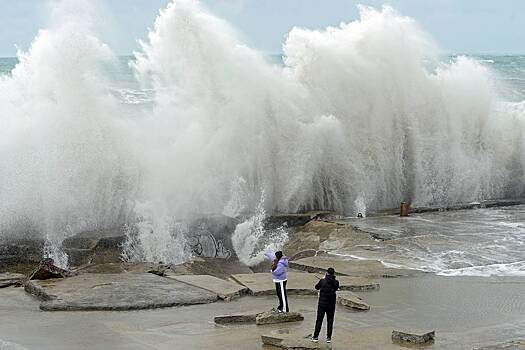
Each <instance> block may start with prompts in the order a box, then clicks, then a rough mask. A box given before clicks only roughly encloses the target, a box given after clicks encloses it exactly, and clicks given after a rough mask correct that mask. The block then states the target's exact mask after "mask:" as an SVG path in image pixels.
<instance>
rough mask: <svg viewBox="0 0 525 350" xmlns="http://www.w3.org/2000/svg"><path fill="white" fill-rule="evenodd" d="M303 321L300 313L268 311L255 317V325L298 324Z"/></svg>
mask: <svg viewBox="0 0 525 350" xmlns="http://www.w3.org/2000/svg"><path fill="white" fill-rule="evenodd" d="M302 320H304V317H303V315H301V314H300V313H298V312H275V311H266V312H262V313H260V314H257V317H255V324H258V325H262V324H274V323H284V322H297V321H302Z"/></svg>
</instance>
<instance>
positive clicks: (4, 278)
mask: <svg viewBox="0 0 525 350" xmlns="http://www.w3.org/2000/svg"><path fill="white" fill-rule="evenodd" d="M25 277H26V276H24V275H22V274H20V273H10V272H4V273H0V288H5V287H9V286H14V285H21V284H22V281H23V280H24V279H25Z"/></svg>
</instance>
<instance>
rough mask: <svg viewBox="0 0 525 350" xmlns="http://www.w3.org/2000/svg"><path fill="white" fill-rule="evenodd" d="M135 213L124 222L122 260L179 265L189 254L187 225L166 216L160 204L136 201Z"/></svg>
mask: <svg viewBox="0 0 525 350" xmlns="http://www.w3.org/2000/svg"><path fill="white" fill-rule="evenodd" d="M136 213H137V218H136V221H135V222H134V223H132V224H128V225H126V230H125V233H126V238H127V239H126V241H125V242H124V244H123V246H122V255H121V258H122V260H123V261H127V262H141V261H150V262H163V263H171V264H179V263H182V262H184V261H187V260H188V259H189V258H190V257H191V250H190V247H189V246H188V245H187V244H186V237H187V235H188V229H187V225H184V224H183V223H180V222H176V221H175V219H174V218H173V217H171V216H168V215H167V214H166V210H165V209H163V206H162V204H160V206H159V203H137V205H136ZM163 213H164V214H163Z"/></svg>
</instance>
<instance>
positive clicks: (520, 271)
mask: <svg viewBox="0 0 525 350" xmlns="http://www.w3.org/2000/svg"><path fill="white" fill-rule="evenodd" d="M438 275H442V276H485V277H488V276H525V262H524V261H518V262H514V263H508V264H492V265H481V266H472V267H465V268H461V269H448V270H443V271H440V272H438Z"/></svg>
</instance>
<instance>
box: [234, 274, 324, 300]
mask: <svg viewBox="0 0 525 350" xmlns="http://www.w3.org/2000/svg"><path fill="white" fill-rule="evenodd" d="M231 277H232V279H233V280H235V281H236V282H238V283H240V284H242V285H243V286H245V287H246V288H248V289H249V291H250V294H252V295H270V294H275V284H274V283H273V281H272V275H271V274H270V273H269V272H268V273H266V272H261V273H250V274H237V275H232V276H231ZM318 280H319V279H318V277H316V275H314V274H309V273H302V272H288V283H287V285H286V290H287V293H288V295H291V294H293V295H314V294H317V292H316V290H315V288H314V286H315V285H316V284H317V281H318Z"/></svg>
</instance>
